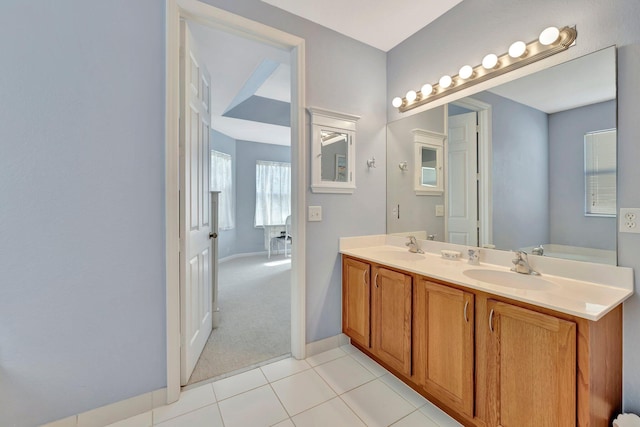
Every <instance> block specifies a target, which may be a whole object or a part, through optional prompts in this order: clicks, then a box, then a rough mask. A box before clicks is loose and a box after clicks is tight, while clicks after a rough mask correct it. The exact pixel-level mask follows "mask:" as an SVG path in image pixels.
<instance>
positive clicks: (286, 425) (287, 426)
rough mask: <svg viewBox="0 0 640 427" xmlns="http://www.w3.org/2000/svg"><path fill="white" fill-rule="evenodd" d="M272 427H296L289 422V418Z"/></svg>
mask: <svg viewBox="0 0 640 427" xmlns="http://www.w3.org/2000/svg"><path fill="white" fill-rule="evenodd" d="M273 427H296V426H295V425H294V424H293V421H291V418H287V419H286V420H284V421H282V422H279V423H278V424H274V425H273Z"/></svg>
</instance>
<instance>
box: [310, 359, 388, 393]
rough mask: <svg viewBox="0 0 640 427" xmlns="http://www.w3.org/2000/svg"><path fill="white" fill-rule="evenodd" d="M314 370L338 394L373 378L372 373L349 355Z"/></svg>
mask: <svg viewBox="0 0 640 427" xmlns="http://www.w3.org/2000/svg"><path fill="white" fill-rule="evenodd" d="M315 370H316V372H318V374H320V376H321V377H322V378H323V379H324V380H325V381H326V382H327V383H328V384H329V385H330V386H331V388H332V389H333V390H334V391H335V392H336V393H338V394H342V393H345V392H347V391H349V390H351V389H354V388H356V387H358V386H361V385H362V384H364V383H366V382H369V381H371V380H374V379H375V377H374V376H373V374H372V373H371V372H370V371H369V370H368V369H366V368H365V367H364V366H362V365H361V364H360V363H358V362H356V361H355V360H354V359H352V358H351V357H341V358H339V359H335V360H332V361H331V362H327V363H324V364H322V365H320V366H317V367H316V368H315Z"/></svg>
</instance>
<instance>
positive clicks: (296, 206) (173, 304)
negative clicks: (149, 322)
mask: <svg viewBox="0 0 640 427" xmlns="http://www.w3.org/2000/svg"><path fill="white" fill-rule="evenodd" d="M180 19H188V20H189V21H193V22H197V23H199V24H203V25H207V26H211V27H214V28H217V29H221V30H224V31H227V32H229V33H232V34H237V35H239V36H242V37H247V38H250V39H253V40H257V41H260V42H263V43H265V44H270V45H272V46H275V47H278V48H281V49H283V50H286V51H289V52H290V55H291V160H292V162H291V173H292V178H293V179H292V180H291V205H292V209H291V223H292V224H291V226H292V230H293V233H292V234H293V235H294V236H296V238H295V239H294V241H293V242H292V248H291V249H292V261H291V354H292V356H293V357H295V358H296V359H303V358H304V357H305V344H306V336H305V271H306V268H305V259H306V250H305V247H306V245H305V240H306V238H305V228H306V224H305V221H304V218H305V216H304V210H305V204H306V187H307V166H306V165H307V162H306V158H307V148H306V144H305V110H304V108H305V90H304V89H305V41H304V39H302V38H300V37H297V36H294V35H291V34H288V33H285V32H283V31H280V30H278V29H275V28H272V27H269V26H267V25H264V24H261V23H259V22H256V21H252V20H249V19H246V18H244V17H241V16H239V15H236V14H233V13H230V12H227V11H225V10H222V9H218V8H216V7H213V6H210V5H207V4H205V3H202V2H199V1H197V0H167V1H166V22H165V25H166V40H165V59H166V63H165V84H166V86H165V90H166V91H165V228H166V239H165V251H166V253H165V257H166V278H165V280H166V328H167V347H166V350H167V355H166V356H167V403H172V402H175V401H177V400H178V398H179V397H180V277H179V271H180V257H179V254H180V244H179V243H180V240H179V229H180V228H179V225H180V223H179V221H180V199H179V188H180V186H179V182H180V181H179V164H180V156H179V120H180V102H179V101H180V99H179V95H180V91H179V79H180V73H179V70H180V69H179V62H180Z"/></svg>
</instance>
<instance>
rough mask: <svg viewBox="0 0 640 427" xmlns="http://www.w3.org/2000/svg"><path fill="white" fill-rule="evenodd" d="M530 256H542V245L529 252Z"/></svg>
mask: <svg viewBox="0 0 640 427" xmlns="http://www.w3.org/2000/svg"><path fill="white" fill-rule="evenodd" d="M531 254H533V255H540V256H542V255H544V247H543V246H542V245H540V246H536V247H535V248H533V249H532V250H531Z"/></svg>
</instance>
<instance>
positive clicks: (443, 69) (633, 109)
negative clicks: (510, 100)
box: [387, 0, 640, 412]
mask: <svg viewBox="0 0 640 427" xmlns="http://www.w3.org/2000/svg"><path fill="white" fill-rule="evenodd" d="M638 16H640V2H638V1H636V0H621V1H616V2H596V1H589V2H585V1H583V0H565V1H562V2H558V1H555V0H538V1H535V2H532V1H528V0H509V1H507V0H474V1H465V2H462V3H460V4H458V5H457V6H456V7H455V8H453V9H452V10H451V11H449V12H448V13H447V14H445V15H444V16H442V17H441V18H440V19H438V20H436V21H434V22H433V23H431V24H429V25H428V26H427V27H425V28H424V29H423V30H421V31H419V32H418V33H416V34H414V35H413V36H412V37H411V38H410V39H409V40H407V41H405V42H404V43H402V44H401V45H399V46H397V47H396V48H394V49H393V50H391V51H390V52H389V54H388V62H387V76H388V80H387V83H388V84H387V90H388V94H389V95H388V96H387V98H388V102H387V108H388V111H387V114H388V118H389V120H395V119H397V118H398V116H399V113H398V112H397V111H396V110H395V109H394V108H393V107H392V106H391V99H392V98H393V97H394V96H397V94H402V93H405V92H406V91H407V90H408V89H409V88H417V87H420V86H421V85H422V84H424V83H425V82H436V81H438V79H439V78H440V76H441V75H442V74H444V73H455V72H456V70H458V69H459V67H460V66H461V65H463V64H466V63H472V64H477V63H479V61H480V59H479V58H481V57H482V55H483V54H485V53H487V52H492V51H494V52H505V51H506V50H507V48H508V46H509V44H510V43H512V42H513V41H514V40H533V39H535V38H536V37H537V36H538V34H539V32H540V31H541V30H542V29H543V28H546V27H548V26H549V25H557V26H563V25H576V26H577V29H578V41H577V44H576V45H575V46H573V47H572V48H571V49H569V50H568V51H567V52H564V53H562V54H559V55H562V56H563V57H564V58H566V59H570V58H575V57H578V56H582V55H584V54H586V53H589V52H593V51H595V50H598V49H602V48H604V47H608V46H611V45H617V46H618V160H619V164H618V171H619V176H618V206H620V207H637V206H640V191H638V186H637V183H638V182H639V181H640V168H638V161H639V160H640V144H638V143H637V140H638V136H639V135H640V120H638V117H639V116H640V106H639V104H638V102H637V101H638V99H640V73H638V70H639V69H640V26H638V25H637V17H638ZM639 253H640V235H638V234H624V233H620V234H619V235H618V263H619V264H620V265H622V266H626V267H633V268H634V269H635V270H636V289H638V285H639V283H640V281H639V280H638V273H637V272H638V271H640V257H639V256H638V254H639ZM638 324H640V295H639V294H635V295H633V296H632V297H631V298H630V299H629V300H628V301H627V302H625V304H624V325H623V331H624V344H623V345H624V355H623V364H624V366H623V369H624V375H623V387H624V391H623V400H624V408H625V410H627V411H634V412H640V335H639V334H638V332H637V331H638V327H637V325H638Z"/></svg>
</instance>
